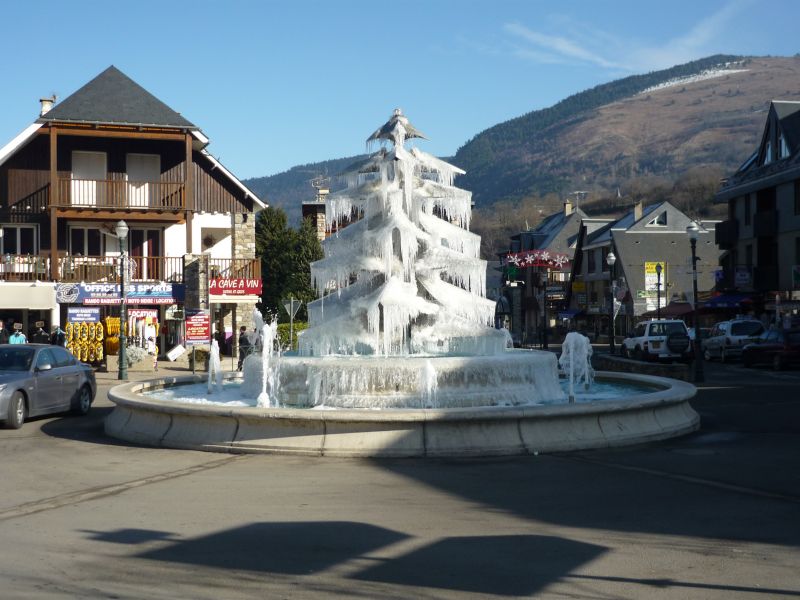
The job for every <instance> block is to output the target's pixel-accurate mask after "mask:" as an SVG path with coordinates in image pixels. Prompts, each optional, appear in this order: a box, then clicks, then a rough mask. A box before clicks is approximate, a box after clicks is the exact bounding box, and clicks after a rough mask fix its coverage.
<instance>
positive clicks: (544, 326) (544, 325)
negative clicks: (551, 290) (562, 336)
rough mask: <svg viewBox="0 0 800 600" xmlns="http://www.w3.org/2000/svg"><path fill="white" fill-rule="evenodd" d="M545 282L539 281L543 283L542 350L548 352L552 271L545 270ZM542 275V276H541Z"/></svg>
mask: <svg viewBox="0 0 800 600" xmlns="http://www.w3.org/2000/svg"><path fill="white" fill-rule="evenodd" d="M543 274H544V280H542V279H540V280H539V281H540V282H542V350H548V349H549V348H548V346H547V326H548V320H547V284H548V283H549V280H550V269H548V268H545V270H544V273H543ZM540 275H541V274H540Z"/></svg>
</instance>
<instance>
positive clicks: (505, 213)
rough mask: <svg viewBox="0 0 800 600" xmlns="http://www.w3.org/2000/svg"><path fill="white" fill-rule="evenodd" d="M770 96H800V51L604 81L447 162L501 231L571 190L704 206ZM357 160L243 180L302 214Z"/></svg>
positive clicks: (751, 144) (472, 143)
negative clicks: (327, 180)
mask: <svg viewBox="0 0 800 600" xmlns="http://www.w3.org/2000/svg"><path fill="white" fill-rule="evenodd" d="M773 99H781V100H800V57H798V56H795V57H757V58H756V57H740V56H730V55H717V56H711V57H708V58H705V59H702V60H698V61H693V62H690V63H687V64H684V65H679V66H676V67H672V68H670V69H665V70H662V71H656V72H653V73H648V74H645V75H634V76H631V77H625V78H623V79H619V80H616V81H612V82H609V83H605V84H602V85H598V86H596V87H594V88H591V89H589V90H586V91H583V92H580V93H577V94H574V95H573V96H570V97H568V98H565V99H564V100H562V101H561V102H558V103H557V104H555V105H553V106H551V107H548V108H545V109H542V110H536V111H533V112H530V113H527V114H525V115H522V116H520V117H517V118H515V119H512V120H510V121H506V122H504V123H500V124H498V125H495V126H493V127H491V128H489V129H487V130H485V131H483V132H481V133H479V134H477V135H475V136H474V137H473V138H472V139H470V140H469V141H468V142H467V143H465V144H464V145H463V146H462V147H461V148H459V150H458V151H457V153H456V155H455V156H454V157H453V158H451V159H449V160H450V161H451V162H453V163H454V164H456V165H458V166H460V167H461V168H463V169H464V170H466V171H467V174H466V175H464V176H462V177H459V178H458V180H457V184H458V186H459V187H462V188H465V189H468V190H470V191H472V192H473V198H474V200H475V204H476V211H475V212H476V219H475V225H476V226H478V227H481V216H482V215H483V217H484V219H487V218H489V219H494V220H497V219H503V220H504V222H505V224H504V225H503V228H504V229H508V228H511V229H513V228H516V229H517V230H519V229H521V228H522V226H523V225H524V221H525V219H528V220H529V225H533V224H535V222H536V219H537V218H538V215H540V214H547V212H551V211H552V210H553V209H557V208H558V207H559V206H560V202H561V201H562V199H563V198H564V197H566V196H567V195H569V194H571V193H572V192H574V191H575V190H582V191H586V192H588V194H586V195H585V196H586V200H587V203H586V204H583V205H582V206H584V208H589V206H590V204H589V203H590V202H591V201H595V204H596V205H598V208H601V209H603V210H606V211H609V210H612V209H613V208H614V206H615V203H616V204H625V203H628V202H630V198H628V197H630V196H634V195H638V196H639V197H644V198H645V199H646V200H648V199H651V198H652V199H655V198H654V195H657V194H660V195H666V196H668V197H671V196H670V195H671V194H674V193H678V192H680V193H683V194H684V196H685V197H686V202H688V203H692V202H693V203H694V204H695V205H697V206H696V207H697V208H698V210H701V211H706V212H707V210H708V208H707V207H708V205H709V203H710V198H711V197H713V191H714V187H715V182H716V181H718V179H719V177H720V176H723V175H726V174H729V173H732V172H733V171H735V170H736V168H737V167H738V166H739V165H740V164H741V163H742V162H744V160H745V159H746V158H747V157H748V156H749V155H750V154H751V152H752V151H753V150H754V149H755V147H756V146H757V144H758V140H759V136H760V135H761V132H762V128H763V125H764V119H765V118H766V112H765V111H766V109H767V108H768V106H769V102H770V101H771V100H773ZM359 158H361V157H357V156H355V157H350V158H344V159H338V160H332V161H326V162H322V163H313V164H308V165H302V166H299V167H295V168H293V169H290V170H289V171H286V172H285V173H279V174H277V175H273V176H271V177H262V178H256V179H250V180H248V181H246V183H247V185H248V186H250V187H251V189H253V191H255V192H256V193H258V194H259V195H260V196H262V197H265V199H266V201H267V202H269V203H271V204H276V205H280V206H283V207H284V208H285V209H287V212H288V213H289V215H290V218H292V220H293V221H297V220H298V219H299V214H300V203H301V201H302V200H309V199H312V198H313V197H314V189H313V188H312V187H311V185H310V180H311V179H312V178H314V177H315V176H318V175H333V174H336V173H339V172H341V171H343V170H344V169H345V167H346V166H347V165H349V164H350V163H352V162H354V161H356V160H358V159H359ZM687 179H688V180H690V185H688V186H687V184H686V180H687ZM331 189H336V187H335V184H332V187H331ZM697 190H701V191H702V193H701V194H700V196H698V195H697ZM618 196H621V197H622V198H621V199H619V198H618ZM498 203H500V204H498ZM489 209H491V210H489ZM478 233H482V234H485V231H478ZM506 243H507V242H506Z"/></svg>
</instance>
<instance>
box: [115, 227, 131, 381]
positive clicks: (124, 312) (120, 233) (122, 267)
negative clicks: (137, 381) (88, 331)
mask: <svg viewBox="0 0 800 600" xmlns="http://www.w3.org/2000/svg"><path fill="white" fill-rule="evenodd" d="M114 231H115V232H116V234H117V239H118V240H119V282H120V285H119V293H120V298H121V299H122V302H121V304H120V308H119V354H118V358H119V369H118V372H117V379H120V380H127V379H128V356H127V353H126V346H127V344H128V338H127V337H126V336H125V327H126V325H127V323H128V303H127V301H126V299H125V271H126V267H127V265H126V264H125V247H126V245H127V242H128V231H129V229H128V224H127V223H126V222H125V221H122V220H120V221H119V222H118V223H117V225H116V226H115V227H114Z"/></svg>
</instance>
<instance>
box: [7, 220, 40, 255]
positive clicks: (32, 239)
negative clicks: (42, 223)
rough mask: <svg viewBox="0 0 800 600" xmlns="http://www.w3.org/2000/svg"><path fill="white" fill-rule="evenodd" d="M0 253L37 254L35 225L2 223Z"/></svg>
mask: <svg viewBox="0 0 800 600" xmlns="http://www.w3.org/2000/svg"><path fill="white" fill-rule="evenodd" d="M0 231H2V236H0V253H2V254H32V255H35V254H39V248H38V243H37V235H36V227H35V226H33V225H2V229H0Z"/></svg>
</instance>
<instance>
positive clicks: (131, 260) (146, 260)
mask: <svg viewBox="0 0 800 600" xmlns="http://www.w3.org/2000/svg"><path fill="white" fill-rule="evenodd" d="M126 262H127V263H128V265H130V266H129V269H130V280H131V281H166V282H170V283H181V282H183V257H182V256H131V257H128V258H127V261H126ZM119 263H120V261H119V257H117V256H65V257H63V258H61V259H59V265H58V267H59V268H58V275H59V279H60V280H61V281H64V282H69V283H76V282H79V281H83V282H86V283H116V282H117V281H118V280H119V275H120V273H119Z"/></svg>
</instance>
